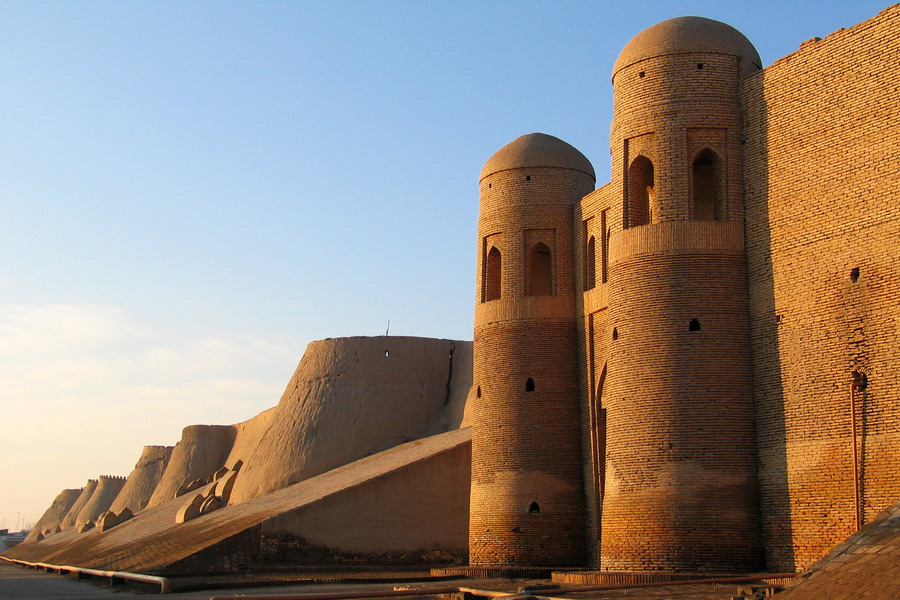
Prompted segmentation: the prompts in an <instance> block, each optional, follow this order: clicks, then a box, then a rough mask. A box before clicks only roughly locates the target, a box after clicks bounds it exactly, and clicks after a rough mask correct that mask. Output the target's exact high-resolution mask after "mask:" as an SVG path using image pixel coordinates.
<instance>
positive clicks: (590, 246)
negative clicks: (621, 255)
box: [584, 236, 597, 290]
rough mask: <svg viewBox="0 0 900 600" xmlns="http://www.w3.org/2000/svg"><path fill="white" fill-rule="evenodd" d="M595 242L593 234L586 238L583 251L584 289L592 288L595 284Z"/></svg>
mask: <svg viewBox="0 0 900 600" xmlns="http://www.w3.org/2000/svg"><path fill="white" fill-rule="evenodd" d="M596 277H597V242H596V241H595V240H594V236H591V237H590V238H589V239H588V243H587V248H585V251H584V289H586V290H592V289H594V287H596V285H597V280H596Z"/></svg>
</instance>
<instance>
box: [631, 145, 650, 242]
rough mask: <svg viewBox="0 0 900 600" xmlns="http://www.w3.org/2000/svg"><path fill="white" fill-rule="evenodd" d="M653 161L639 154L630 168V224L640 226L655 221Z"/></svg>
mask: <svg viewBox="0 0 900 600" xmlns="http://www.w3.org/2000/svg"><path fill="white" fill-rule="evenodd" d="M653 201H654V192H653V163H652V162H650V159H649V158H647V157H646V156H638V157H637V158H636V159H634V162H632V163H631V166H630V167H629V168H628V226H629V227H638V226H639V225H649V224H650V223H652V222H653V214H652V205H653V203H654V202H653Z"/></svg>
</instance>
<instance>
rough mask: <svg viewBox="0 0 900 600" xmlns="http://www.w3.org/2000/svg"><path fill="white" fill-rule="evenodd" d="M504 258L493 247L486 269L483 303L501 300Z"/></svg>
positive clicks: (488, 256) (489, 253)
mask: <svg viewBox="0 0 900 600" xmlns="http://www.w3.org/2000/svg"><path fill="white" fill-rule="evenodd" d="M502 266H503V257H502V256H501V255H500V251H499V250H498V249H497V247H496V246H491V250H490V252H488V255H487V264H486V265H485V269H484V294H483V300H482V302H489V301H491V300H499V299H500V283H501V272H502Z"/></svg>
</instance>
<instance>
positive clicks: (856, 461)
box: [850, 381, 862, 531]
mask: <svg viewBox="0 0 900 600" xmlns="http://www.w3.org/2000/svg"><path fill="white" fill-rule="evenodd" d="M856 386H857V382H856V381H853V382H852V383H851V384H850V434H851V443H852V444H853V500H854V507H855V508H856V531H859V529H860V527H862V523H861V522H860V521H861V519H860V517H859V457H858V454H857V451H856Z"/></svg>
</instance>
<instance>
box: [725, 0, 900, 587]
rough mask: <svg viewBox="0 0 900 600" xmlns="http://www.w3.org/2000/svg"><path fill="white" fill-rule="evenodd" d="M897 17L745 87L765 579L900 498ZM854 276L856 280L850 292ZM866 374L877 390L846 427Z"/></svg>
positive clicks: (840, 37) (807, 558) (856, 30)
mask: <svg viewBox="0 0 900 600" xmlns="http://www.w3.org/2000/svg"><path fill="white" fill-rule="evenodd" d="M898 64H900V7H898V6H896V5H895V6H893V7H890V8H888V9H886V10H885V11H883V12H882V13H881V14H880V15H878V16H877V17H875V18H873V19H870V20H869V21H866V22H864V23H861V24H859V25H857V26H855V27H852V28H850V29H846V30H841V31H838V32H835V33H833V34H831V35H829V36H828V37H827V38H825V39H824V40H821V41H810V42H807V43H805V44H804V45H803V46H802V47H801V49H800V50H799V51H797V52H795V53H793V54H791V55H789V56H787V57H784V58H782V59H780V60H778V61H776V62H775V63H774V64H773V65H772V66H770V67H768V68H767V69H766V70H765V71H764V72H762V73H760V74H757V75H755V76H753V77H752V78H750V79H748V80H747V81H746V82H745V83H744V88H743V110H744V112H745V121H746V123H747V127H746V146H745V156H746V163H745V164H746V173H745V176H746V211H747V216H746V239H747V253H748V260H749V282H750V299H751V302H750V316H751V324H752V345H753V362H754V389H755V401H756V406H757V420H758V445H759V457H760V470H759V477H760V492H761V510H762V518H763V529H764V536H765V540H766V553H767V561H768V567H769V568H770V569H774V570H790V569H795V568H796V569H801V568H804V567H806V566H808V565H810V564H811V563H812V562H814V561H815V560H816V559H818V558H820V557H821V556H822V555H824V554H825V553H826V552H827V551H828V549H829V548H831V547H832V546H834V545H835V544H837V543H839V542H840V541H841V540H843V539H844V538H845V537H847V535H849V534H850V533H852V532H853V531H854V530H855V527H856V526H855V506H854V481H853V464H852V460H853V458H852V445H851V444H852V442H851V423H852V421H851V418H855V420H856V426H857V429H858V441H857V450H858V453H859V458H858V465H859V469H860V482H859V491H860V494H861V497H862V504H863V511H864V517H865V520H870V519H871V518H873V517H874V516H875V515H876V514H877V513H878V512H879V511H881V510H883V509H884V508H886V507H887V506H889V505H891V504H892V503H893V502H895V501H896V500H897V498H900V463H898V461H897V456H898V455H900V394H898V389H900V387H898V384H900V344H898V336H897V331H898V322H900V321H898V319H900V309H898V306H900V305H898V298H900V244H898V240H900V202H898V201H897V194H896V190H895V187H896V175H897V165H898V164H900V118H898V115H900V80H898V77H897V65H898ZM854 269H859V271H858V279H856V281H855V283H854V282H853V281H852V280H851V274H853V273H854V271H853V270H854ZM854 370H859V371H865V372H867V374H868V381H869V385H868V388H867V389H866V390H865V391H864V392H862V393H860V394H858V397H857V399H856V400H857V406H856V414H855V415H854V416H853V417H851V413H850V400H849V393H850V383H851V373H852V372H853V371H854Z"/></svg>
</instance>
